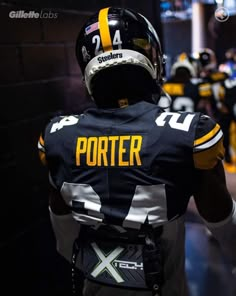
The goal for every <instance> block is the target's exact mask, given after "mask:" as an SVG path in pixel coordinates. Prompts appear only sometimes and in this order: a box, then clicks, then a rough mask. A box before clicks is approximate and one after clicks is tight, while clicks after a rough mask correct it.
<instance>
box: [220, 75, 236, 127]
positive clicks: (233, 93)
mask: <svg viewBox="0 0 236 296" xmlns="http://www.w3.org/2000/svg"><path fill="white" fill-rule="evenodd" d="M219 97H220V101H221V102H222V103H223V104H224V105H225V106H226V107H227V109H228V111H229V116H230V117H231V118H232V119H234V120H235V121H236V79H233V80H231V79H227V80H225V81H224V82H223V83H222V84H221V88H220V89H219Z"/></svg>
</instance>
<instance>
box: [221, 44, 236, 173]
mask: <svg viewBox="0 0 236 296" xmlns="http://www.w3.org/2000/svg"><path fill="white" fill-rule="evenodd" d="M225 56H226V62H225V63H224V64H221V65H220V66H219V69H220V71H222V72H224V73H226V74H227V75H228V77H229V78H228V79H226V80H224V81H223V82H222V83H221V87H220V88H219V98H220V100H219V103H220V110H221V121H220V123H221V126H222V129H223V131H224V146H225V163H224V166H225V169H226V170H227V171H228V172H230V173H236V159H235V156H234V155H233V153H232V150H233V143H234V142H235V138H236V135H235V133H230V130H231V126H233V125H235V122H236V50H235V49H229V50H227V51H226V54H225Z"/></svg>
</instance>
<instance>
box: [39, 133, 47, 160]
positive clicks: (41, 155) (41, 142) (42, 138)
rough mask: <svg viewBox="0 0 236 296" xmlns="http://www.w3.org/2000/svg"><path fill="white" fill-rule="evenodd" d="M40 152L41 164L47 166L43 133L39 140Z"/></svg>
mask: <svg viewBox="0 0 236 296" xmlns="http://www.w3.org/2000/svg"><path fill="white" fill-rule="evenodd" d="M38 151H39V159H40V161H41V163H42V164H43V165H47V161H46V153H45V143H44V135H43V133H41V134H40V137H39V140H38Z"/></svg>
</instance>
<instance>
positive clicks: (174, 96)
mask: <svg viewBox="0 0 236 296" xmlns="http://www.w3.org/2000/svg"><path fill="white" fill-rule="evenodd" d="M163 90H164V92H166V93H167V94H168V95H170V97H171V100H169V101H170V103H169V108H167V110H168V111H188V112H194V111H201V112H203V113H204V114H208V109H207V108H206V104H207V103H206V102H208V100H209V98H211V96H212V91H211V85H210V84H209V83H205V82H203V81H202V80H201V79H198V78H197V64H196V61H195V60H194V59H193V58H191V57H190V56H189V55H188V54H187V53H181V54H180V55H179V56H177V59H176V62H175V63H174V64H173V65H172V67H171V73H170V78H169V79H167V81H166V82H165V83H164V84H163ZM159 106H161V107H165V106H168V97H167V96H165V95H163V96H162V97H161V99H160V102H159ZM208 115H211V114H208Z"/></svg>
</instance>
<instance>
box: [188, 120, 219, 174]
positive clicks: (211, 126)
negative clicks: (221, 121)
mask: <svg viewBox="0 0 236 296" xmlns="http://www.w3.org/2000/svg"><path fill="white" fill-rule="evenodd" d="M193 153H194V154H193V159H194V165H195V167H196V168H198V169H211V168H213V167H214V166H215V165H216V164H217V162H218V161H219V159H221V160H222V159H223V158H224V146H223V132H222V130H221V128H220V126H219V125H218V124H217V123H216V122H215V121H214V120H213V119H211V118H210V117H209V116H206V115H202V116H201V117H200V119H199V122H198V126H197V128H196V134H195V141H194V144H193Z"/></svg>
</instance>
